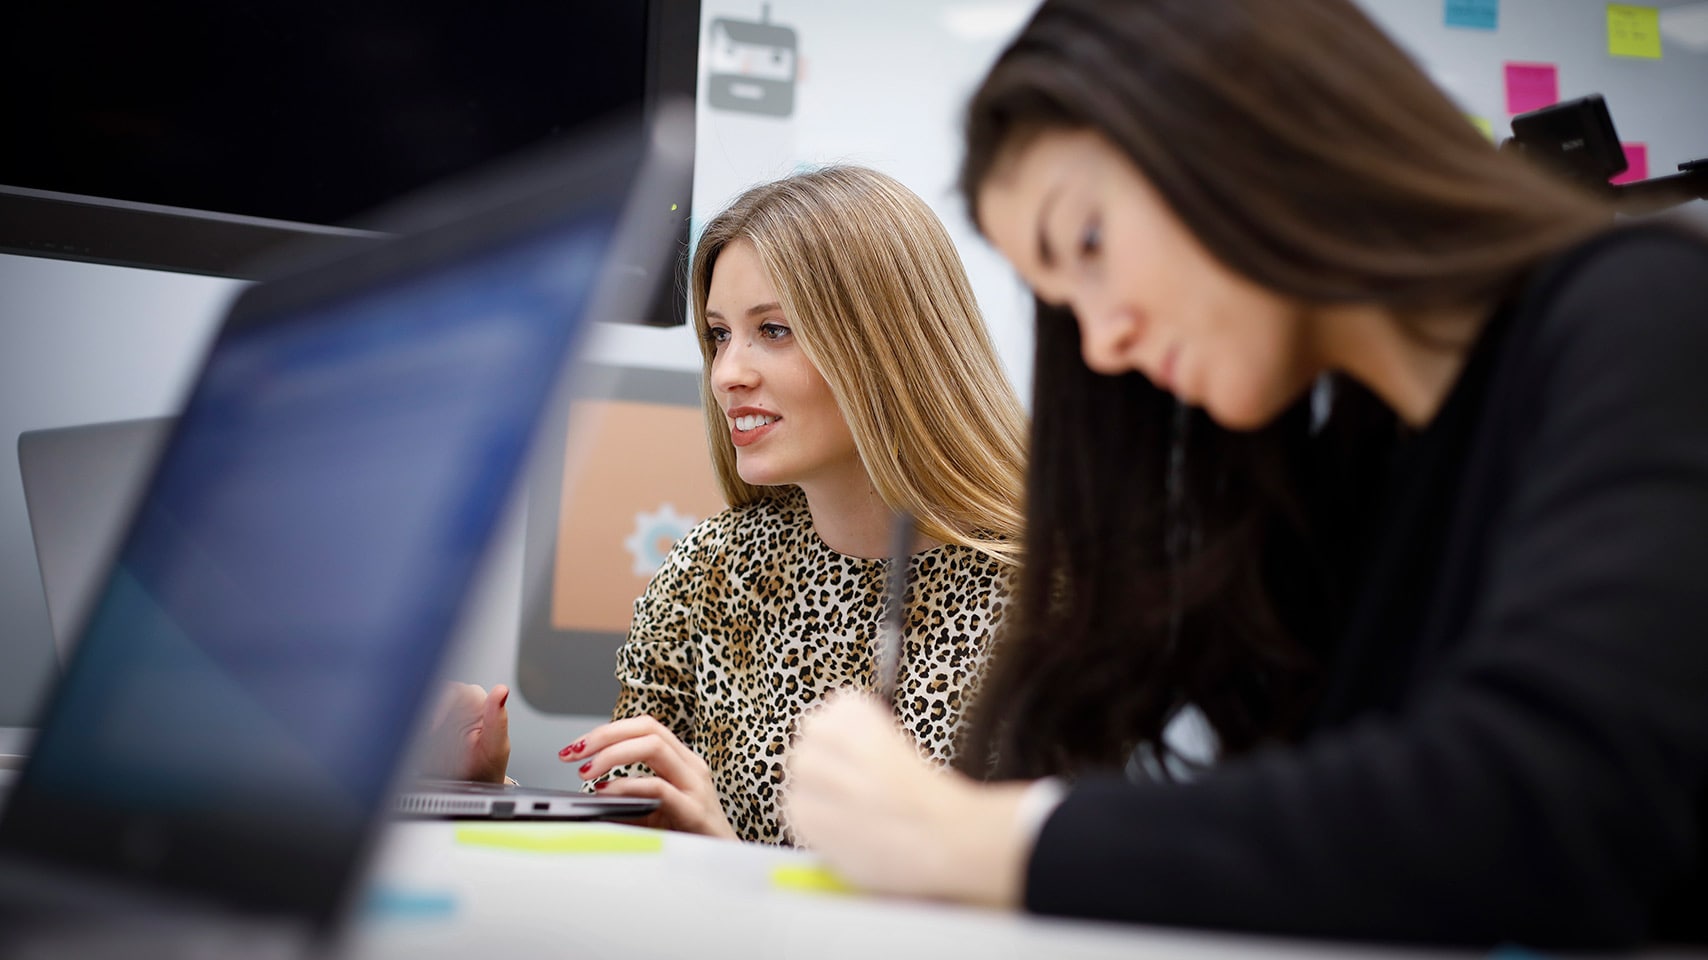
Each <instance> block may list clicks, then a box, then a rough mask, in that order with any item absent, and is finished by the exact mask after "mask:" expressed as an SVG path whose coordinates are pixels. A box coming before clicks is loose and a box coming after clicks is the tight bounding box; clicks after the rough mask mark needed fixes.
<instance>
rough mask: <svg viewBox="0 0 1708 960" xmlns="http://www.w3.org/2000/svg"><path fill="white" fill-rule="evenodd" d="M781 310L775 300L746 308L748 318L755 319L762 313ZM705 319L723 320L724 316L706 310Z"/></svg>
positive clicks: (780, 306) (781, 307)
mask: <svg viewBox="0 0 1708 960" xmlns="http://www.w3.org/2000/svg"><path fill="white" fill-rule="evenodd" d="M781 309H783V305H782V304H780V303H778V302H776V301H775V300H773V301H771V302H770V303H761V304H758V305H757V306H752V307H748V308H747V315H748V316H750V317H756V316H758V315H759V314H762V313H771V312H773V311H777V310H781ZM706 317H707V319H712V318H716V319H718V320H722V319H723V318H724V315H723V314H722V313H719V312H718V311H716V310H707V311H706Z"/></svg>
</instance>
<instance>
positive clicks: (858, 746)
mask: <svg viewBox="0 0 1708 960" xmlns="http://www.w3.org/2000/svg"><path fill="white" fill-rule="evenodd" d="M788 768H789V789H788V792H787V793H786V794H785V795H784V797H783V815H784V816H785V817H786V818H787V819H788V822H789V825H790V827H792V828H793V829H794V831H795V835H796V836H797V837H799V838H800V839H801V841H802V843H803V844H804V845H805V846H808V847H811V848H812V849H814V850H816V851H817V852H818V853H819V854H821V855H822V856H823V857H824V859H825V861H826V862H827V863H828V864H829V865H830V867H831V868H832V869H833V870H835V871H836V872H837V873H838V874H839V875H841V876H842V877H843V878H844V879H846V880H848V881H849V882H851V883H853V884H855V885H857V886H860V887H863V888H866V889H869V890H877V891H882V892H885V893H896V894H904V895H908V896H920V897H931V898H937V899H950V900H961V901H965V902H968V903H981V904H985V905H988V906H999V907H1017V906H1019V904H1020V902H1021V892H1022V885H1023V881H1024V874H1025V867H1026V856H1027V853H1028V850H1029V845H1030V840H1029V838H1028V837H1027V836H1026V835H1025V832H1024V830H1023V829H1022V826H1021V824H1020V822H1019V817H1018V814H1019V811H1020V806H1021V797H1022V796H1023V795H1024V793H1025V792H1026V788H1027V784H1024V783H1011V784H995V785H983V784H978V783H974V782H973V781H972V780H970V779H968V778H967V777H964V776H962V775H960V774H958V773H952V772H948V771H944V770H939V769H936V768H934V767H932V766H931V765H930V764H929V763H927V762H926V761H925V760H924V759H922V758H921V757H920V755H919V751H918V750H917V748H916V747H915V746H914V744H913V743H912V742H911V741H910V740H909V739H908V737H907V735H906V734H905V733H903V732H902V730H901V728H900V727H899V726H897V724H896V720H895V717H894V715H893V714H892V713H891V712H890V711H889V710H888V709H887V708H886V707H885V706H884V705H883V704H882V703H880V702H879V701H877V700H875V699H873V698H872V697H870V696H866V695H864V694H854V693H842V694H837V695H834V696H833V697H831V698H830V700H829V702H827V703H826V704H825V706H824V708H823V709H821V710H817V711H814V712H812V713H810V714H808V715H807V716H806V717H805V718H803V719H802V721H801V726H800V736H799V737H798V738H797V739H796V741H795V746H794V749H793V750H791V751H790V754H789V760H788Z"/></svg>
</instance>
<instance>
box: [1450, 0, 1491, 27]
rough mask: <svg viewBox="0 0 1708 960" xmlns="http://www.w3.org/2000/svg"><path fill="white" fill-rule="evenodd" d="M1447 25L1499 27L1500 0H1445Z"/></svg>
mask: <svg viewBox="0 0 1708 960" xmlns="http://www.w3.org/2000/svg"><path fill="white" fill-rule="evenodd" d="M1446 4H1447V6H1446V18H1447V25H1448V26H1449V27H1466V28H1469V29H1472V30H1495V29H1498V28H1499V27H1500V0H1446Z"/></svg>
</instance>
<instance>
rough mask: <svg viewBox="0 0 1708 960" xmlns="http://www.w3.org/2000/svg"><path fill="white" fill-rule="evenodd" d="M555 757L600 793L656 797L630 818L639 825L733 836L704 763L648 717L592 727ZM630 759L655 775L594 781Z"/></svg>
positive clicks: (709, 771) (661, 725)
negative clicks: (573, 767)
mask: <svg viewBox="0 0 1708 960" xmlns="http://www.w3.org/2000/svg"><path fill="white" fill-rule="evenodd" d="M558 759H560V760H562V761H563V762H565V763H573V764H576V768H577V770H578V771H579V772H580V774H581V779H583V780H595V781H597V782H596V783H594V785H593V788H594V789H595V790H597V791H599V794H600V795H601V796H607V797H647V798H650V799H653V800H657V801H658V802H659V806H658V809H657V810H654V811H653V812H652V813H649V814H647V815H646V816H644V817H641V818H639V819H638V820H636V821H635V822H637V823H640V824H641V825H643V826H648V827H657V828H659V829H663V830H680V831H682V832H683V833H699V834H704V835H705V836H709V837H723V838H725V839H728V840H734V839H736V835H735V829H734V828H732V827H731V826H730V825H729V818H727V817H725V816H724V808H723V802H722V801H721V800H720V799H719V798H718V788H717V787H716V785H714V784H713V783H712V771H711V770H710V768H708V767H707V766H706V761H705V760H704V759H702V758H701V757H700V755H699V754H697V753H695V752H694V751H692V750H690V749H688V747H687V746H686V745H684V744H683V743H682V741H681V740H679V739H677V737H676V734H674V733H672V732H670V728H668V727H666V726H665V725H664V724H662V723H659V722H658V721H657V720H654V719H653V718H652V717H649V716H644V715H643V716H639V717H630V718H628V719H626V720H614V721H612V722H610V723H607V724H605V725H603V726H600V727H596V728H594V729H593V730H592V731H591V732H589V733H588V734H587V736H585V737H582V738H581V739H580V740H577V741H576V742H574V743H572V744H570V745H569V746H567V747H564V748H563V749H562V750H561V751H559V752H558ZM631 763H644V764H646V765H647V767H649V768H650V769H651V770H652V772H653V774H654V776H650V777H645V776H631V777H611V778H609V779H605V780H599V779H598V778H600V777H603V776H604V775H605V774H607V773H610V772H611V771H612V770H614V769H616V768H617V767H621V766H626V765H628V764H631Z"/></svg>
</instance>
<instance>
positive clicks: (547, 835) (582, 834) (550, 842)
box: [457, 825, 664, 853]
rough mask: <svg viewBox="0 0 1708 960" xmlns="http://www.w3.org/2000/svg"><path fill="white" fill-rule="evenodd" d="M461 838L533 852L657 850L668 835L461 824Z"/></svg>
mask: <svg viewBox="0 0 1708 960" xmlns="http://www.w3.org/2000/svg"><path fill="white" fill-rule="evenodd" d="M457 842H458V843H463V844H468V845H469V846H471V847H497V848H498V849H501V850H524V851H527V852H529V853H657V852H659V851H660V850H663V849H664V836H663V835H662V834H658V833H641V832H639V831H630V830H587V829H577V828H574V827H569V828H557V829H554V828H551V827H524V828H515V827H488V826H478V825H476V826H466V827H458V828H457Z"/></svg>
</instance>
